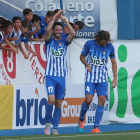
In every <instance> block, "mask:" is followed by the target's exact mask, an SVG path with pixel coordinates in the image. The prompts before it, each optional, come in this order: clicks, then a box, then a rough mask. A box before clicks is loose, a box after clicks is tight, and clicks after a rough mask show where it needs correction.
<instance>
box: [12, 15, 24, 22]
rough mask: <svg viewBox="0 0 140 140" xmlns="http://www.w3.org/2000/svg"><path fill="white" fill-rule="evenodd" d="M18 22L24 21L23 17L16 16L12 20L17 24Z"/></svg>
mask: <svg viewBox="0 0 140 140" xmlns="http://www.w3.org/2000/svg"><path fill="white" fill-rule="evenodd" d="M16 20H20V21H22V19H21V17H19V16H15V17H13V18H12V22H13V23H14V22H16Z"/></svg>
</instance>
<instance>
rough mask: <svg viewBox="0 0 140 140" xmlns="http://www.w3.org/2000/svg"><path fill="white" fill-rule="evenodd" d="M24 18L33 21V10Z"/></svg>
mask: <svg viewBox="0 0 140 140" xmlns="http://www.w3.org/2000/svg"><path fill="white" fill-rule="evenodd" d="M24 18H25V19H26V20H27V21H31V20H32V19H33V14H32V12H30V13H29V14H27V15H25V16H24Z"/></svg>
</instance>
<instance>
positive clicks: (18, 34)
mask: <svg viewBox="0 0 140 140" xmlns="http://www.w3.org/2000/svg"><path fill="white" fill-rule="evenodd" d="M21 34H22V32H21V30H18V32H17V33H16V32H15V30H14V28H13V30H12V32H11V33H10V34H9V35H8V36H7V38H10V37H18V38H19V37H20V36H21ZM11 42H14V43H15V44H16V45H19V39H17V40H16V41H11Z"/></svg>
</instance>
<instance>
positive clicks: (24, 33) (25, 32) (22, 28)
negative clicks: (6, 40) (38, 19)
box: [21, 27, 30, 36]
mask: <svg viewBox="0 0 140 140" xmlns="http://www.w3.org/2000/svg"><path fill="white" fill-rule="evenodd" d="M21 31H22V34H23V35H24V36H26V35H27V34H29V32H30V29H29V28H24V27H21Z"/></svg>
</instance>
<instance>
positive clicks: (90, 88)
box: [77, 82, 95, 133]
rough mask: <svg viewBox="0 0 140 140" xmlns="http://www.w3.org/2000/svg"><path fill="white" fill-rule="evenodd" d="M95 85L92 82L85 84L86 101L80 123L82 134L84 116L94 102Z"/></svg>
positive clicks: (79, 129) (79, 130) (82, 108)
mask: <svg viewBox="0 0 140 140" xmlns="http://www.w3.org/2000/svg"><path fill="white" fill-rule="evenodd" d="M94 90H95V85H94V84H93V83H90V82H86V83H85V101H84V102H83V104H82V106H81V112H80V117H79V122H78V127H77V129H78V132H79V133H82V132H83V128H84V116H85V114H86V112H87V110H88V108H89V105H90V103H91V102H92V99H93V95H94Z"/></svg>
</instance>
